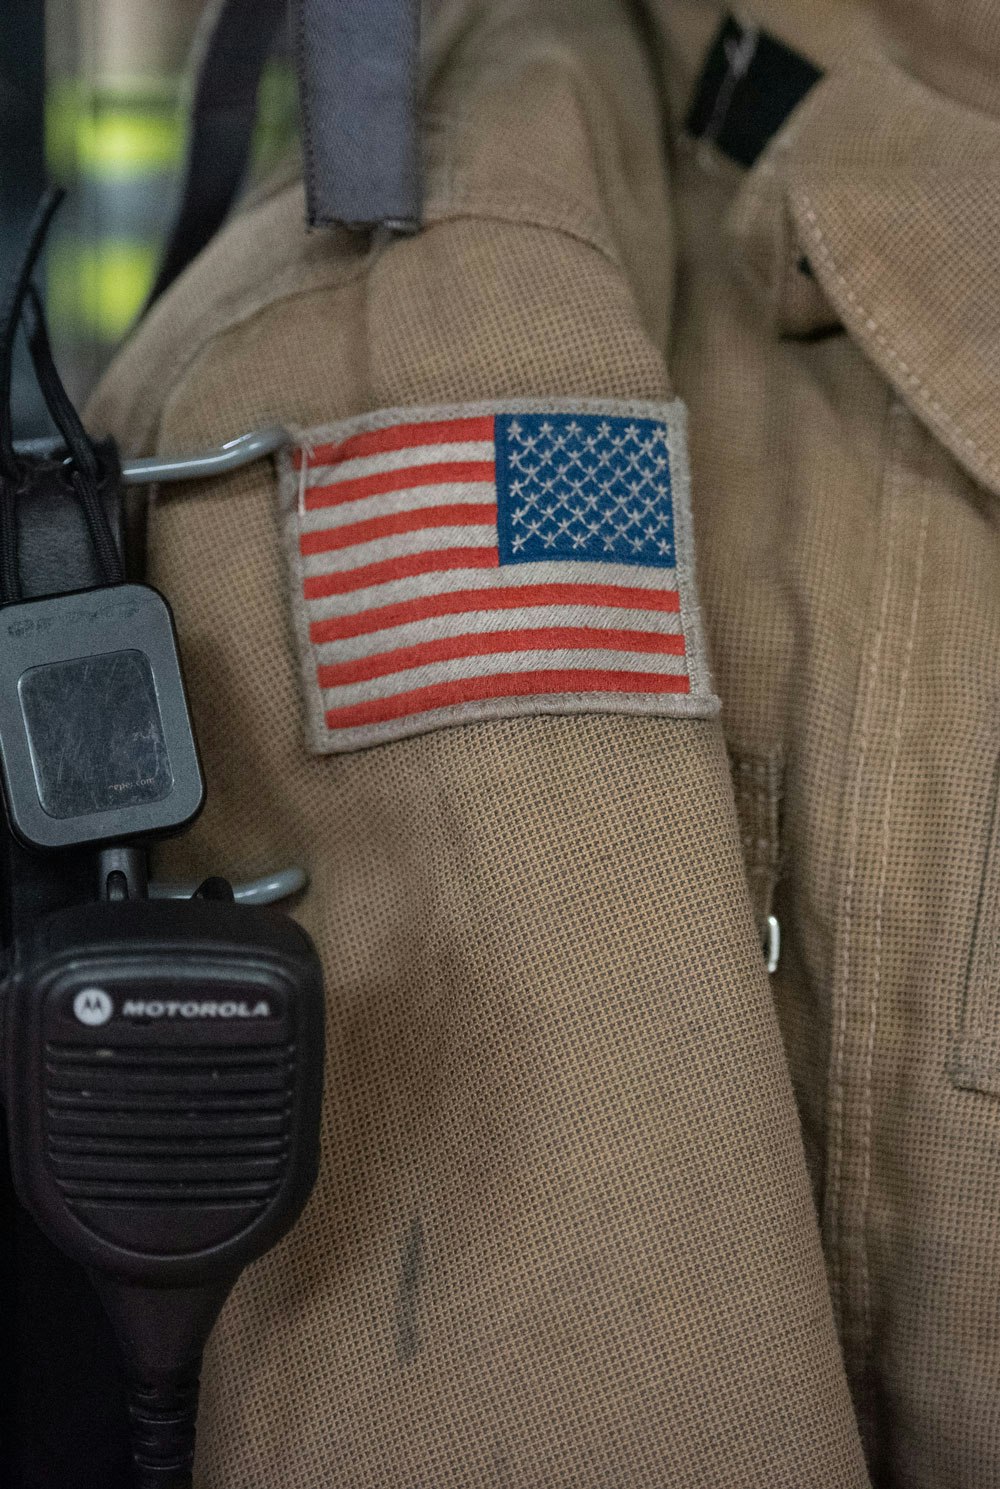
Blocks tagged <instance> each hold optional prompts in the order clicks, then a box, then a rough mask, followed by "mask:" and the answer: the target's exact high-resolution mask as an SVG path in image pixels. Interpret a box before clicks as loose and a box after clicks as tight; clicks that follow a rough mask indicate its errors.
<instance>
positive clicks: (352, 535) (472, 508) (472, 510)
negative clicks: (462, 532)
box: [299, 502, 497, 554]
mask: <svg viewBox="0 0 1000 1489" xmlns="http://www.w3.org/2000/svg"><path fill="white" fill-rule="evenodd" d="M496 520H497V508H496V502H480V503H465V502H463V503H461V504H458V505H455V506H451V507H418V508H417V509H416V510H415V511H413V512H390V513H389V515H388V516H387V517H371V518H369V520H368V521H367V522H349V523H347V524H346V526H344V527H325V528H323V529H322V530H321V531H320V532H313V533H303V534H302V536H301V538H300V539H299V549H300V551H301V552H302V553H303V554H310V553H333V552H335V551H336V550H337V549H338V548H354V547H356V546H357V544H359V543H373V542H374V541H375V539H376V538H392V537H396V536H397V535H398V534H399V533H418V532H422V531H423V530H424V528H428V527H481V526H484V525H487V524H492V523H495V522H496Z"/></svg>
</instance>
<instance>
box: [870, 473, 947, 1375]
mask: <svg viewBox="0 0 1000 1489" xmlns="http://www.w3.org/2000/svg"><path fill="white" fill-rule="evenodd" d="M898 490H899V466H898V463H897V465H896V467H895V469H894V471H893V476H892V485H891V495H892V496H895V495H896V494H897V493H898ZM929 525H930V509H929V506H928V503H927V498H926V495H925V497H924V510H923V515H922V517H921V520H920V538H919V548H918V552H917V567H916V573H915V576H914V587H913V603H912V605H911V606H910V619H909V626H908V629H907V633H906V650H905V652H904V656H903V667H902V672H901V674H900V683H899V695H898V698H897V702H896V717H895V721H894V724H893V732H892V745H891V748H890V754H889V769H888V772H887V775H886V788H885V809H884V813H883V817H882V847H881V853H880V856H879V870H878V887H877V889H876V895H875V946H874V955H873V966H872V991H871V1002H870V1006H869V1013H868V1037H867V1040H866V1045H865V1067H864V1086H863V1095H862V1119H861V1120H862V1126H861V1151H862V1177H861V1203H860V1210H861V1227H860V1234H859V1238H858V1241H859V1253H860V1259H861V1288H862V1294H861V1296H862V1327H863V1331H864V1332H863V1343H862V1348H863V1355H862V1359H863V1362H864V1364H865V1365H867V1364H868V1363H869V1362H870V1360H871V1355H872V1343H873V1335H872V1307H871V1275H870V1268H869V1259H868V1223H869V1215H870V1200H871V1174H872V1125H873V1071H874V1063H875V1036H876V1032H877V1028H878V1012H879V1002H880V998H881V993H882V942H883V929H884V912H885V892H886V884H887V881H888V877H889V846H890V844H889V835H890V827H891V821H892V807H893V798H894V795H895V788H896V776H897V772H898V769H899V756H900V749H901V746H902V738H903V721H904V716H905V712H906V701H907V696H908V693H909V684H910V673H911V670H912V664H913V648H914V640H915V637H916V629H917V616H918V614H919V610H920V599H921V587H922V583H923V574H924V562H925V557H926V552H927V532H928V527H929Z"/></svg>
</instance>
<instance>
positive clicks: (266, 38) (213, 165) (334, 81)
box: [148, 0, 420, 304]
mask: <svg viewBox="0 0 1000 1489" xmlns="http://www.w3.org/2000/svg"><path fill="white" fill-rule="evenodd" d="M286 4H287V5H289V7H290V23H291V28H292V38H293V42H294V50H295V58H296V70H297V74H298V84H299V98H300V110H301V115H302V143H303V157H304V170H305V180H306V209H307V220H308V223H309V226H310V227H325V226H329V225H331V224H333V223H345V224H347V225H349V226H352V227H365V228H367V227H375V226H384V227H386V228H388V229H390V230H391V231H394V232H412V231H414V230H415V229H416V228H417V227H418V226H419V218H420V185H419V148H418V131H417V122H416V110H417V89H418V73H419V38H420V5H419V0H219V3H218V4H216V5H215V6H213V7H211V8H210V10H209V13H208V16H207V19H206V22H205V24H204V26H203V28H202V30H201V32H200V34H199V38H198V43H197V44H196V53H197V60H196V64H195V82H194V93H193V98H192V105H191V125H190V134H189V143H188V153H187V162H186V165H185V170H184V180H183V185H182V189H181V200H180V207H179V209H178V213H177V216H176V219H175V221H174V226H173V228H172V230H171V233H170V236H169V238H168V240H167V247H166V251H165V253H164V256H163V261H162V265H161V268H160V272H159V274H158V275H157V278H156V283H155V285H154V287H153V290H152V292H151V294H150V297H149V301H148V304H152V302H153V301H154V300H155V299H157V297H158V296H159V295H161V294H162V293H163V291H164V290H165V289H166V288H167V286H168V285H169V284H171V283H172V282H173V280H174V279H176V278H177V276H178V274H180V273H181V271H182V270H183V269H185V268H186V267H187V265H188V264H189V263H190V262H191V260H192V259H193V258H194V257H195V256H196V255H197V254H198V253H200V252H201V250H202V249H203V248H204V247H205V245H206V244H207V243H208V241H209V240H210V238H212V237H213V235H214V234H215V233H216V232H217V230H218V229H219V228H220V227H221V225H222V223H223V221H224V219H225V217H226V214H227V213H228V211H229V209H230V208H231V206H232V204H233V201H234V200H235V197H236V194H237V192H238V190H239V188H240V184H241V182H242V180H243V177H244V175H245V173H246V167H247V161H248V159H249V155H250V146H251V141H252V136H253V127H254V123H255V121H256V117H257V91H258V86H259V83H260V78H261V73H262V72H263V70H264V65H265V63H266V62H267V59H268V57H269V55H270V53H271V50H272V47H273V45H274V41H275V37H276V35H277V32H278V29H279V26H280V24H281V22H282V18H283V15H284V13H285V7H286Z"/></svg>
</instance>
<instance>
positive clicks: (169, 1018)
mask: <svg viewBox="0 0 1000 1489" xmlns="http://www.w3.org/2000/svg"><path fill="white" fill-rule="evenodd" d="M4 1036H5V1044H6V1062H5V1063H6V1071H5V1086H6V1089H5V1100H6V1103H7V1110H8V1121H9V1126H10V1144H11V1161H12V1168H13V1173H14V1182H15V1184H16V1186H17V1189H18V1192H19V1194H20V1196H21V1199H22V1201H23V1203H24V1204H25V1205H26V1206H27V1207H28V1209H29V1210H30V1211H31V1212H32V1214H33V1215H34V1217H35V1219H36V1220H37V1222H38V1224H39V1225H40V1226H41V1227H42V1229H43V1230H45V1231H46V1233H47V1234H48V1235H49V1237H50V1238H51V1239H52V1240H53V1241H54V1242H55V1244H56V1245H57V1246H58V1247H60V1249H61V1250H62V1251H64V1252H65V1253H67V1254H68V1255H70V1256H72V1257H73V1258H74V1259H75V1260H77V1261H79V1262H81V1263H82V1264H83V1265H84V1266H85V1267H86V1268H87V1270H88V1272H89V1274H90V1276H91V1279H92V1281H93V1283H94V1285H95V1287H96V1288H97V1291H98V1292H99V1294H100V1296H101V1298H102V1299H103V1301H104V1304H105V1307H106V1308H107V1311H108V1313H109V1314H110V1317H111V1320H112V1324H113V1326H114V1329H115V1332H116V1334H117V1335H118V1338H119V1341H120V1343H121V1345H122V1349H123V1352H124V1355H125V1362H126V1366H127V1369H128V1373H129V1382H130V1402H129V1411H130V1416H131V1419H132V1430H133V1446H134V1452H135V1458H136V1465H137V1473H138V1477H137V1484H138V1485H139V1486H141V1489H154V1486H156V1489H168V1486H169V1489H179V1486H184V1485H187V1484H188V1483H189V1482H190V1472H191V1458H192V1452H193V1446H194V1413H195V1407H196V1401H197V1381H198V1367H199V1362H200V1358H201V1352H202V1349H203V1347H204V1345H205V1341H206V1339H207V1337H208V1334H209V1331H210V1329H211V1327H212V1325H213V1323H214V1322H215V1318H216V1315H217V1313H218V1311H219V1309H220V1307H221V1306H222V1304H223V1303H224V1302H225V1299H226V1297H227V1295H228V1293H229V1291H230V1289H231V1288H232V1286H233V1283H234V1282H235V1281H236V1278H237V1277H238V1275H239V1273H240V1271H241V1270H242V1268H243V1267H244V1266H245V1265H246V1263H247V1262H249V1261H252V1260H253V1259H254V1258H255V1257H258V1256H260V1255H262V1253H263V1252H265V1251H267V1250H268V1249H269V1248H270V1247H271V1246H273V1245H274V1243H275V1242H276V1241H277V1240H279V1239H280V1237H281V1236H282V1235H284V1233H285V1232H286V1231H287V1230H288V1229H289V1227H290V1226H291V1225H292V1224H293V1223H294V1221H295V1220H296V1218H297V1217H298V1215H299V1212H300V1211H301V1209H302V1206H303V1204H304V1203H305V1201H306V1199H307V1197H308V1195H309V1191H310V1189H311V1188H312V1185H313V1181H314V1179H315V1176H316V1163H317V1147H318V1142H317V1135H318V1130H319V1104H320V1093H321V1084H322V1048H323V994H322V985H321V981H320V975H319V969H318V965H317V960H316V955H315V952H314V951H313V949H312V946H311V943H310V942H309V940H308V938H307V937H306V935H305V933H304V932H303V931H301V930H300V929H299V928H298V927H297V926H296V925H295V924H294V923H293V922H292V921H291V920H289V919H288V918H287V917H285V916H282V915H277V914H273V913H268V912H266V911H260V910H255V909H250V908H248V907H245V906H241V905H236V904H233V903H225V902H224V901H217V900H213V899H194V900H190V901H170V900H163V901H150V900H138V901H136V900H123V901H120V902H117V903H115V902H105V903H103V904H94V905H86V906H79V907H73V908H71V909H68V910H63V911H59V912H56V913H55V914H52V915H49V916H46V917H44V918H43V919H42V920H40V921H39V922H38V924H37V926H36V927H35V930H34V932H33V933H32V934H31V935H29V936H28V937H27V938H26V939H25V940H24V941H23V942H22V943H21V944H20V945H19V946H18V947H17V961H16V965H15V968H14V972H13V975H12V977H11V978H10V980H9V983H8V986H7V989H6V994H5V1030H4ZM53 1489H58V1486H53Z"/></svg>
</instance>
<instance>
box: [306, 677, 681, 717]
mask: <svg viewBox="0 0 1000 1489" xmlns="http://www.w3.org/2000/svg"><path fill="white" fill-rule="evenodd" d="M690 691H691V683H690V680H689V679H688V678H687V677H678V676H676V675H670V676H661V675H660V673H658V672H501V673H498V674H497V676H496V677H469V678H465V679H464V680H462V681H459V682H443V683H436V684H435V685H434V686H433V687H429V688H414V689H413V690H412V692H409V693H395V694H393V696H392V697H391V698H372V699H370V700H369V701H368V702H365V703H352V704H348V705H346V706H344V707H343V708H331V709H328V710H327V715H326V724H327V728H328V729H350V728H352V727H354V726H358V725H361V724H383V723H386V722H387V721H388V720H389V719H403V718H408V717H409V716H410V715H411V714H418V713H430V712H431V711H432V710H433V709H436V708H447V707H448V705H449V704H453V703H479V702H483V701H486V700H488V699H490V698H533V697H538V696H539V695H540V694H548V693H689V692H690Z"/></svg>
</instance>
